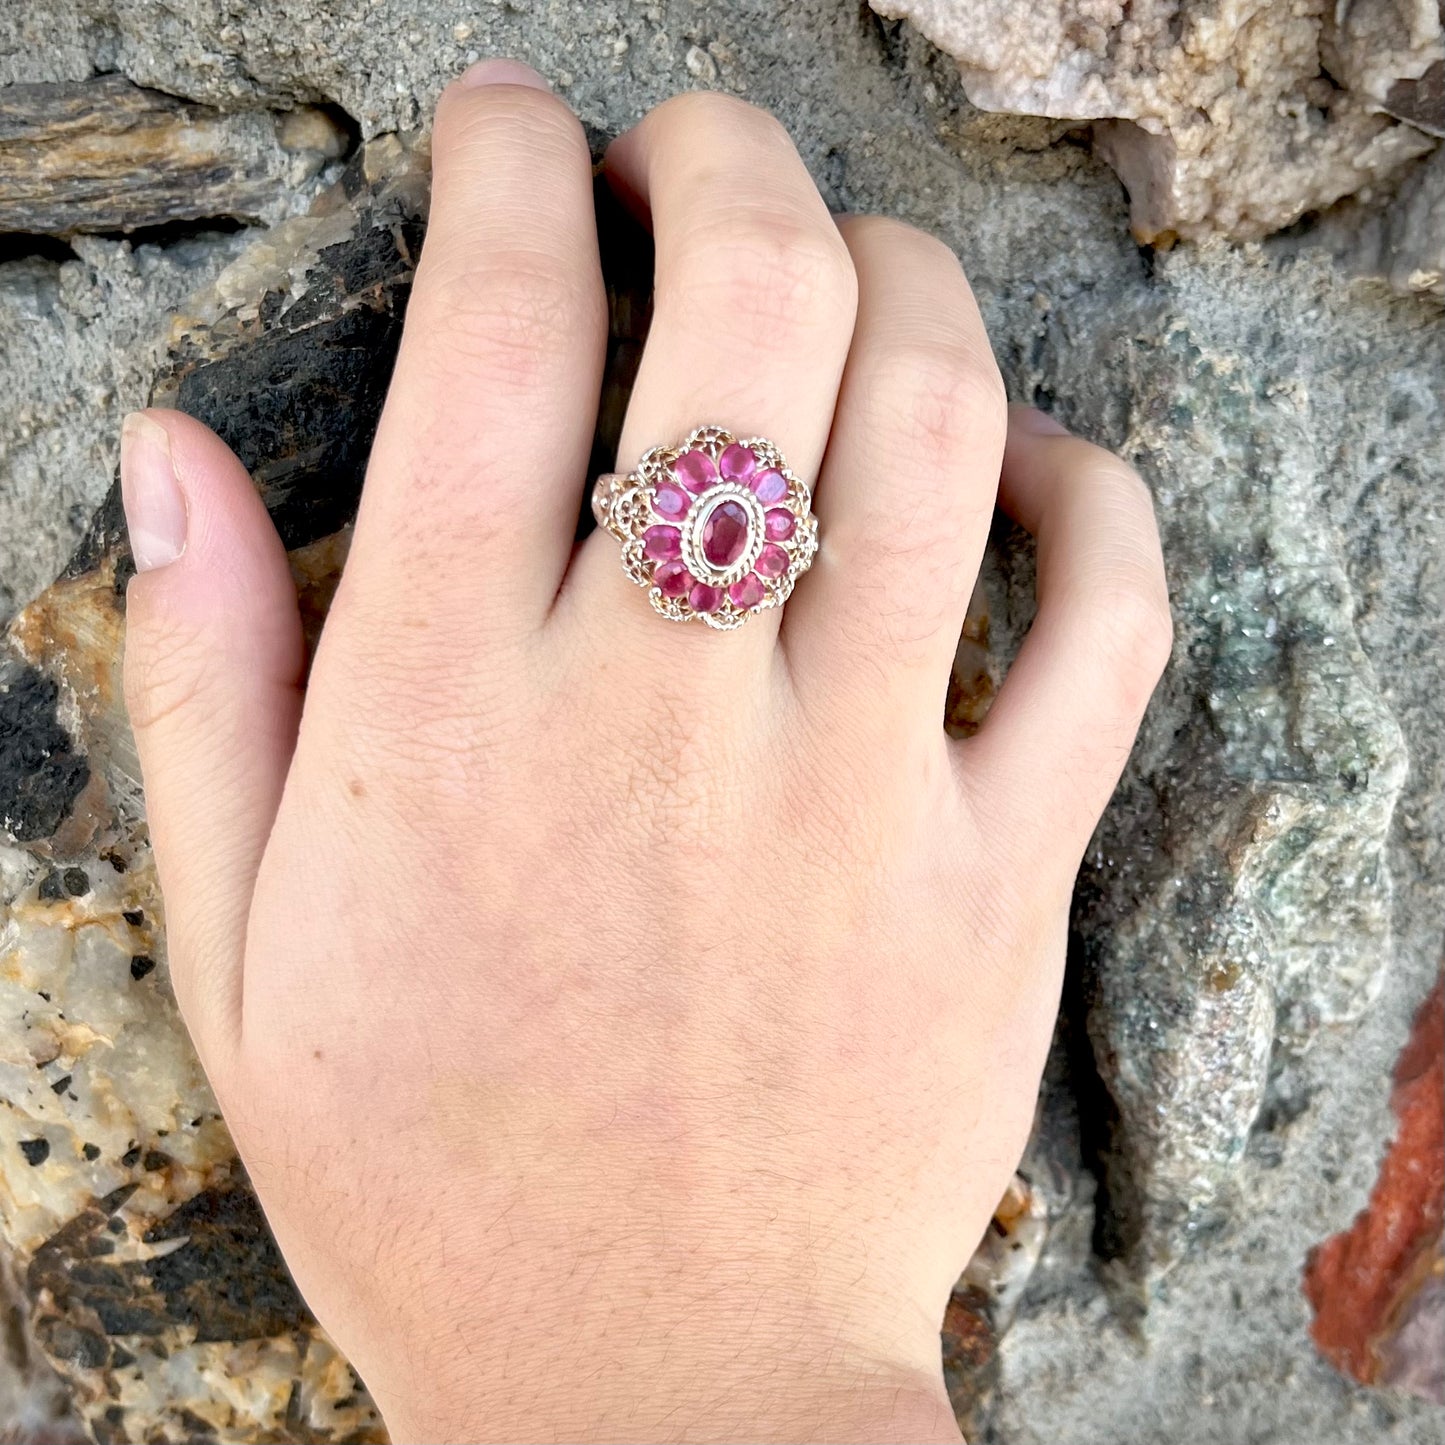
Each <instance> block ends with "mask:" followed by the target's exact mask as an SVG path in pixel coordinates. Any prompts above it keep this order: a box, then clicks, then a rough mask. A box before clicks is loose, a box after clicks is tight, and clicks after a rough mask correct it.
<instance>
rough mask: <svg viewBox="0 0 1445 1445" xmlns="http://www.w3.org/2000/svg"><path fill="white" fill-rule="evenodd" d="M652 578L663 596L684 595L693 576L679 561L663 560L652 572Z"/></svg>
mask: <svg viewBox="0 0 1445 1445" xmlns="http://www.w3.org/2000/svg"><path fill="white" fill-rule="evenodd" d="M652 580H653V583H654V585H655V586H656V587H657V589H658V591H659V592H661V593H662V595H663V596H664V597H685V596H686V595H687V593H688V589H689V588H691V586H692V584H693V581H694V578H693V575H692V573H691V572H689V571H688V570H687V568H686V567H684V566H683V565H682V563H681V562H664V563H663V564H662V565H661V566H660V567H659V568H658V569H657V570H656V571H655V572H654V573H653V574H652Z"/></svg>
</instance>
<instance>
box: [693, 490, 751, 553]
mask: <svg viewBox="0 0 1445 1445" xmlns="http://www.w3.org/2000/svg"><path fill="white" fill-rule="evenodd" d="M747 545H748V514H747V512H746V511H745V510H744V509H743V504H742V503H741V502H735V501H733V500H731V498H729V499H728V500H726V501H722V502H719V503H718V504H717V506H715V507H714V508H713V509H712V511H711V512H709V513H708V518H707V521H706V522H704V523H703V528H702V555H703V556H704V557H706V558H707V560H708V562H709V563H710V564H711V565H712V566H714V567H717V568H719V569H722V568H727V567H731V566H732V565H733V563H734V562H736V561H737V560H738V558H739V557H741V556H742V555H743V553H744V552H745V551H746V550H747Z"/></svg>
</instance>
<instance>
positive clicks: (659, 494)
mask: <svg viewBox="0 0 1445 1445" xmlns="http://www.w3.org/2000/svg"><path fill="white" fill-rule="evenodd" d="M690 506H692V498H691V497H689V496H688V494H687V493H686V492H684V491H683V489H682V488H681V487H674V486H673V484H672V483H671V482H659V483H658V484H657V486H656V487H655V488H654V489H653V493H652V510H653V511H654V512H656V513H657V514H658V516H660V517H666V518H667V519H668V520H669V521H673V522H675V521H676V520H677V519H678V518H679V517H683V516H686V515H687V509H688V508H689V507H690Z"/></svg>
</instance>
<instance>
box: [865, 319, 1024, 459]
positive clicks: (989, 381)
mask: <svg viewBox="0 0 1445 1445" xmlns="http://www.w3.org/2000/svg"><path fill="white" fill-rule="evenodd" d="M869 371H870V374H869V376H868V379H867V381H866V383H865V386H866V395H867V396H868V397H869V398H870V400H871V409H872V410H873V412H874V416H875V419H876V422H877V424H878V425H879V426H880V428H882V429H884V430H885V431H886V432H887V433H889V434H894V435H899V436H900V439H901V445H902V446H903V447H904V448H905V449H906V450H907V451H908V452H909V453H910V454H911V455H913V456H914V457H915V458H916V460H917V461H918V462H919V463H921V464H923V465H924V466H925V467H932V468H935V469H937V473H938V474H939V475H941V476H947V475H948V472H949V470H950V469H951V468H956V467H957V465H958V464H959V462H960V460H961V459H964V458H967V457H970V456H973V455H976V454H978V453H979V452H980V450H982V448H983V447H984V446H985V445H987V446H993V447H997V448H999V449H1001V448H1002V445H1003V436H1004V430H1005V426H1006V421H1007V414H1008V409H1007V400H1006V397H1005V393H1004V384H1003V378H1002V376H1001V375H1000V373H999V369H998V365H997V363H996V362H995V361H994V358H993V355H992V353H991V352H988V351H987V350H985V351H984V352H983V353H982V354H980V352H979V351H978V350H977V349H976V348H974V347H970V346H968V345H966V344H964V343H963V342H960V341H956V340H928V339H923V340H920V339H915V338H902V339H898V340H895V341H892V342H891V343H887V344H885V345H883V346H881V347H880V348H879V351H878V354H877V356H876V357H875V358H874V361H873V364H872V366H871V367H870V368H869Z"/></svg>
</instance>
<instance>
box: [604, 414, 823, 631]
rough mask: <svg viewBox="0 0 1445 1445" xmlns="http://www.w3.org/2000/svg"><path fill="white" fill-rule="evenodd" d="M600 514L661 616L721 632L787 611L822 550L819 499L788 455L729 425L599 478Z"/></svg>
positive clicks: (625, 565)
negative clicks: (815, 506)
mask: <svg viewBox="0 0 1445 1445" xmlns="http://www.w3.org/2000/svg"><path fill="white" fill-rule="evenodd" d="M592 515H593V516H594V517H595V518H596V519H597V525H598V526H599V527H602V528H605V529H606V530H607V531H608V532H610V533H611V534H612V535H613V536H614V537H616V538H617V540H618V541H619V542H620V543H621V544H622V570H623V571H624V572H625V573H626V574H627V575H628V576H629V577H630V578H631V579H632V580H633V581H634V582H636V583H637V585H638V586H639V587H645V588H647V592H648V599H649V601H651V603H652V605H653V608H654V609H655V610H656V611H657V612H658V613H659V614H661V615H662V616H663V617H666V618H667V619H668V620H669V621H670V622H698V621H700V622H704V623H706V624H707V625H708V626H709V627H713V628H717V629H719V630H728V629H731V628H734V627H741V626H742V624H743V623H744V622H746V621H747V620H748V618H749V617H750V616H752V614H753V613H755V612H762V611H764V610H765V609H766V608H769V607H781V606H782V605H783V603H784V602H786V601H787V600H788V596H789V594H790V593H791V592H792V590H793V585H794V583H796V582H797V580H798V578H799V577H801V576H802V575H803V573H804V572H806V571H807V570H808V568H809V567H810V566H811V565H812V563H813V557H814V555H815V554H816V553H817V550H818V523H817V519H816V518H815V517H814V516H813V512H812V497H811V495H810V494H809V492H808V489H807V487H806V486H804V485H803V483H802V482H801V481H799V480H798V478H797V477H796V476H794V474H793V473H792V471H790V470H789V468H788V464H787V463H786V462H785V461H784V460H783V454H782V452H780V451H779V450H778V448H777V447H776V446H774V445H773V443H772V442H770V441H768V440H766V439H765V438H763V437H751V438H749V439H747V440H744V441H740V440H738V438H737V437H735V436H734V435H733V434H732V433H731V432H730V431H727V430H725V429H724V428H723V427H720V426H701V427H698V428H697V430H696V431H694V432H692V433H691V434H690V435H689V436H688V437H687V439H686V440H685V441H683V442H681V443H679V444H678V445H677V446H657V447H653V448H652V449H651V450H650V451H648V452H647V453H645V454H644V456H643V458H642V460H641V461H640V462H639V463H638V465H637V469H636V470H635V471H633V472H629V473H627V474H626V475H623V474H621V473H618V472H607V473H604V474H603V475H602V476H600V477H598V478H597V481H596V484H595V485H594V486H593V488H592Z"/></svg>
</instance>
